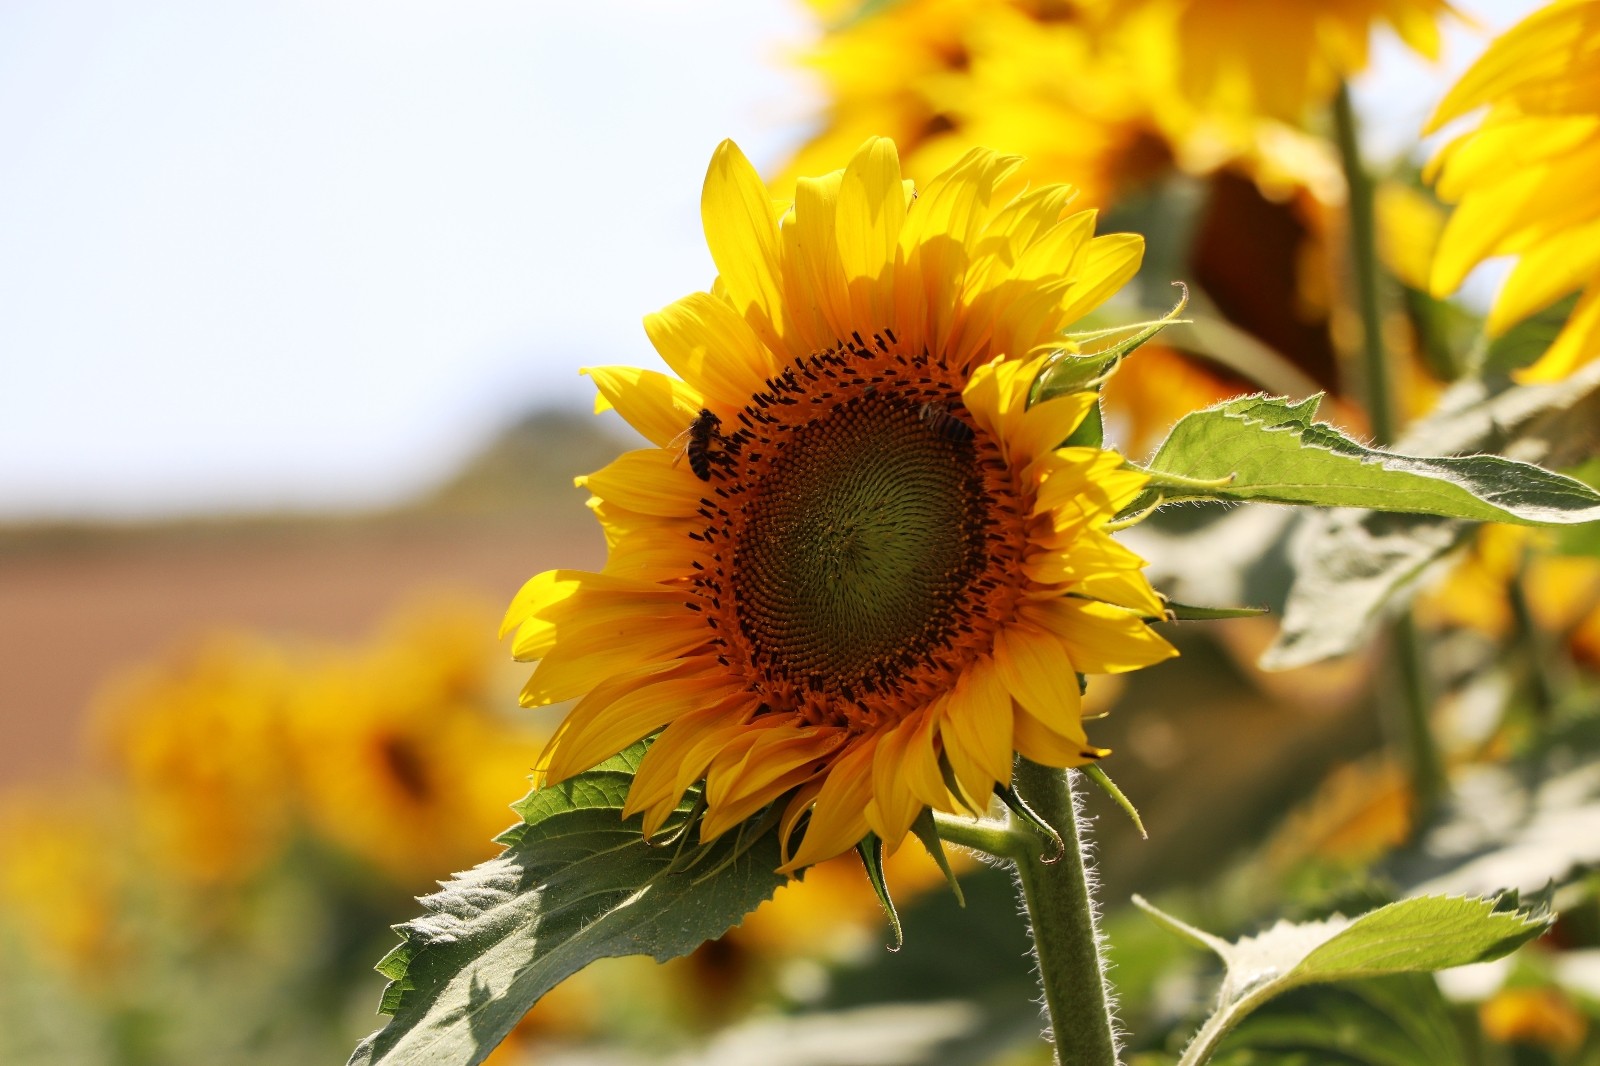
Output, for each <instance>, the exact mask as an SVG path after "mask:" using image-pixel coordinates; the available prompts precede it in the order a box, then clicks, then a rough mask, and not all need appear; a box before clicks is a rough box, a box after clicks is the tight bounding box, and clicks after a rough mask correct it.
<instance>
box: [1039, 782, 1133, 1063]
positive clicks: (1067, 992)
mask: <svg viewBox="0 0 1600 1066" xmlns="http://www.w3.org/2000/svg"><path fill="white" fill-rule="evenodd" d="M1015 787H1016V791H1017V794H1018V795H1019V796H1020V797H1022V799H1023V800H1024V801H1025V802H1026V803H1027V805H1028V806H1029V807H1030V808H1032V810H1033V812H1034V813H1035V814H1037V815H1038V816H1039V818H1040V819H1041V820H1043V821H1044V822H1045V823H1046V824H1048V825H1050V826H1051V827H1052V828H1054V829H1055V830H1056V832H1058V833H1060V834H1061V840H1062V842H1063V843H1064V845H1065V847H1064V848H1063V849H1062V851H1061V855H1060V857H1059V858H1058V859H1056V860H1055V861H1054V862H1050V861H1047V860H1048V859H1051V858H1053V857H1054V856H1053V855H1052V853H1051V851H1049V850H1041V849H1030V850H1029V851H1028V852H1027V854H1025V855H1021V856H1019V857H1018V858H1017V860H1016V862H1017V878H1018V881H1019V882H1020V884H1021V889H1022V901H1023V904H1024V905H1025V906H1026V907H1027V911H1028V923H1029V926H1030V927H1031V929H1032V932H1033V950H1034V954H1035V956H1036V962H1037V964H1038V973H1039V985H1040V988H1041V990H1042V991H1043V993H1044V1004H1045V1009H1046V1010H1047V1011H1048V1012H1049V1015H1050V1034H1051V1039H1052V1040H1054V1042H1055V1048H1056V1062H1057V1063H1058V1064H1059V1066H1116V1064H1117V1040H1116V1031H1115V1025H1114V1021H1113V1019H1112V995H1111V988H1110V982H1109V981H1107V979H1106V966H1105V959H1104V957H1103V956H1102V954H1101V944H1100V934H1099V930H1098V929H1097V928H1096V924H1095V918H1096V915H1095V901H1094V896H1093V894H1092V888H1093V885H1092V881H1091V875H1090V871H1089V868H1088V865H1087V863H1086V861H1085V854H1084V853H1085V849H1086V842H1085V840H1084V839H1083V838H1082V836H1081V834H1080V833H1079V831H1078V809H1077V803H1076V801H1075V798H1074V796H1073V788H1072V775H1071V773H1070V772H1069V771H1066V770H1057V769H1054V768H1052V767H1048V766H1041V765H1039V764H1038V763H1034V762H1030V761H1028V760H1027V759H1019V760H1017V772H1016V782H1015ZM1018 828H1019V829H1021V828H1022V827H1021V826H1018Z"/></svg>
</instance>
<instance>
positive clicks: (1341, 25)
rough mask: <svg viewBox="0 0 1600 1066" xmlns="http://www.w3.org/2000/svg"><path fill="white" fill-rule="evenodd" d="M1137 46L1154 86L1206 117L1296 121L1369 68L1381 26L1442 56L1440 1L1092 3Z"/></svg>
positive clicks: (1444, 10) (1447, 9)
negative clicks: (1160, 86) (1371, 48)
mask: <svg viewBox="0 0 1600 1066" xmlns="http://www.w3.org/2000/svg"><path fill="white" fill-rule="evenodd" d="M1087 6H1092V7H1095V8H1098V9H1099V10H1100V11H1101V12H1102V13H1103V14H1104V16H1105V17H1106V19H1107V21H1108V23H1109V24H1111V25H1114V26H1116V27H1117V28H1118V29H1119V30H1120V31H1124V32H1130V33H1132V34H1134V35H1135V36H1137V37H1138V38H1140V39H1141V40H1142V42H1143V44H1142V45H1141V46H1139V47H1138V48H1137V49H1136V50H1137V53H1138V55H1137V61H1138V62H1139V64H1140V66H1141V68H1142V69H1143V70H1144V72H1145V74H1146V75H1147V76H1148V77H1150V78H1152V79H1154V80H1155V81H1156V82H1157V83H1169V84H1170V85H1171V86H1172V88H1173V89H1174V90H1175V91H1176V95H1178V96H1179V97H1181V98H1182V99H1184V100H1186V101H1187V102H1189V103H1190V104H1192V105H1194V106H1196V107H1199V108H1201V109H1203V110H1205V111H1208V112H1217V113H1231V114H1236V115H1241V116H1252V117H1262V118H1273V119H1279V120H1281V121H1283V122H1287V123H1291V124H1295V125H1299V124H1302V123H1304V122H1305V120H1306V118H1307V116H1308V113H1309V112H1310V111H1311V109H1312V108H1313V107H1315V106H1318V105H1320V104H1323V103H1325V102H1326V101H1327V100H1328V99H1329V98H1331V97H1332V96H1333V93H1334V90H1335V89H1336V88H1337V87H1338V84H1339V81H1340V80H1341V79H1343V78H1346V77H1348V76H1349V75H1351V74H1355V73H1357V72H1359V71H1361V70H1363V69H1365V67H1366V66H1367V60H1368V52H1369V42H1370V40H1371V37H1372V31H1373V30H1374V28H1376V27H1377V26H1378V25H1379V24H1380V23H1386V24H1387V25H1388V26H1389V28H1390V29H1392V30H1394V31H1395V33H1397V34H1398V35H1399V36H1400V39H1401V40H1402V41H1404V42H1405V43H1406V44H1407V45H1408V46H1410V48H1411V49H1412V50H1413V51H1416V52H1418V53H1419V54H1421V55H1424V56H1426V57H1428V58H1430V59H1433V58H1437V57H1438V54H1439V22H1440V20H1441V19H1442V18H1444V17H1446V16H1450V15H1453V14H1454V11H1453V9H1452V8H1451V6H1450V5H1449V4H1448V3H1447V2H1446V0H1295V2H1293V3H1285V2H1284V0H1089V2H1088V4H1087Z"/></svg>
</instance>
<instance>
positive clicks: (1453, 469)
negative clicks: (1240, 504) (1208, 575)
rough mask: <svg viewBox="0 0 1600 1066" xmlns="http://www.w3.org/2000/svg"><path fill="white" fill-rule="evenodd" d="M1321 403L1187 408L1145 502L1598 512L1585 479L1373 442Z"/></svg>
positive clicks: (1474, 512) (1520, 513)
mask: <svg viewBox="0 0 1600 1066" xmlns="http://www.w3.org/2000/svg"><path fill="white" fill-rule="evenodd" d="M1320 402H1321V397H1320V396H1313V397H1311V398H1310V399H1307V400H1301V401H1300V402H1298V403H1293V402H1290V401H1289V400H1285V399H1282V398H1274V397H1267V396H1244V397H1239V398H1237V399H1233V400H1227V401H1225V402H1223V403H1220V404H1217V405H1216V406H1214V407H1208V408H1206V409H1205V410H1203V411H1195V412H1192V413H1191V414H1188V415H1185V416H1184V417H1183V419H1182V420H1180V421H1179V422H1178V424H1177V425H1176V426H1174V427H1173V429H1172V432H1171V434H1170V435H1169V436H1168V437H1167V439H1166V441H1165V442H1164V443H1163V444H1162V445H1161V447H1160V448H1159V449H1158V450H1157V452H1156V454H1155V457H1154V458H1152V459H1151V460H1150V463H1149V466H1148V469H1149V470H1150V471H1151V473H1152V474H1153V475H1154V478H1153V480H1152V483H1151V486H1150V488H1149V489H1148V490H1147V491H1146V499H1145V500H1144V501H1142V502H1144V503H1149V502H1154V500H1155V499H1156V498H1157V497H1161V498H1165V499H1166V500H1168V501H1178V500H1223V501H1247V500H1253V501H1259V502H1265V503H1288V504H1309V505H1313V506H1321V507H1367V508H1372V509H1374V510H1380V511H1395V512H1401V513H1406V514H1429V515H1439V516H1441V517H1445V518H1465V519H1471V520H1474V521H1479V522H1511V523H1515V524H1518V525H1534V526H1545V525H1568V524H1574V523H1578V522H1589V521H1594V520H1597V519H1600V493H1596V492H1595V490H1594V489H1592V488H1590V487H1589V486H1587V485H1585V484H1583V483H1582V482H1581V481H1575V480H1573V479H1572V478H1569V477H1565V476H1563V475H1561V474H1555V473H1551V472H1550V471H1548V470H1543V469H1541V468H1539V467H1537V466H1533V465H1531V464H1528V463H1522V462H1517V461H1516V460H1513V459H1506V458H1504V457H1501V456H1497V455H1466V456H1459V457H1455V458H1415V457H1412V456H1407V455H1398V454H1395V453H1393V452H1386V451H1381V450H1379V449H1375V448H1368V447H1365V446H1363V445H1361V444H1357V443H1356V442H1355V441H1353V440H1351V439H1350V438H1349V437H1346V436H1345V435H1344V434H1342V433H1340V432H1339V431H1338V430H1336V429H1334V428H1333V427H1332V426H1329V425H1327V424H1325V423H1321V422H1315V421H1313V419H1314V417H1315V416H1316V413H1317V406H1318V404H1319V403H1320ZM1134 506H1135V508H1137V507H1138V506H1140V504H1135V505H1134Z"/></svg>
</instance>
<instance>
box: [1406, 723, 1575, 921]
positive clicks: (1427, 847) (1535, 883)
mask: <svg viewBox="0 0 1600 1066" xmlns="http://www.w3.org/2000/svg"><path fill="white" fill-rule="evenodd" d="M1581 725H1583V726H1586V727H1587V728H1583V729H1581V730H1580V729H1578V728H1569V729H1567V730H1564V731H1563V730H1558V729H1554V728H1552V729H1551V732H1552V733H1553V734H1556V735H1555V736H1553V737H1552V738H1551V740H1550V743H1551V748H1552V750H1551V751H1550V752H1547V753H1538V754H1534V755H1530V756H1529V757H1526V758H1524V759H1521V760H1519V761H1518V762H1516V763H1513V764H1511V765H1507V766H1479V767H1473V768H1472V769H1470V770H1469V771H1467V772H1464V773H1462V774H1460V775H1458V776H1457V778H1456V779H1455V780H1454V781H1453V782H1452V784H1453V785H1454V792H1455V802H1454V803H1453V804H1452V807H1451V811H1450V818H1449V819H1448V820H1447V821H1445V822H1444V823H1442V824H1440V825H1438V826H1436V827H1435V828H1434V829H1433V830H1432V831H1430V833H1429V835H1428V837H1427V838H1426V839H1425V840H1424V841H1423V846H1422V847H1420V848H1416V849H1412V850H1410V851H1406V852H1402V853H1399V854H1397V855H1395V856H1394V857H1393V858H1392V859H1391V860H1390V862H1389V863H1388V864H1387V868H1386V869H1385V871H1384V873H1385V876H1386V877H1387V879H1389V880H1391V881H1393V882H1395V883H1397V884H1401V885H1406V886H1409V887H1410V888H1411V890H1412V891H1415V892H1418V893H1433V892H1444V893H1478V892H1484V891H1489V890H1491V887H1492V888H1493V889H1500V888H1506V887H1509V888H1513V889H1516V890H1518V891H1520V892H1523V893H1534V892H1536V891H1538V890H1540V889H1541V888H1544V887H1545V886H1552V885H1553V886H1557V887H1559V886H1562V885H1566V884H1569V883H1571V882H1573V881H1576V880H1580V879H1582V878H1584V877H1587V876H1589V875H1590V874H1591V873H1592V872H1593V871H1595V870H1597V869H1600V762H1596V760H1595V743H1596V740H1597V739H1600V738H1597V737H1596V735H1595V734H1596V732H1597V729H1600V722H1596V721H1595V720H1594V719H1590V720H1588V721H1587V722H1585V723H1581ZM1563 732H1564V733H1565V734H1566V735H1565V736H1561V735H1560V734H1561V733H1563ZM1569 760H1571V761H1574V762H1575V763H1576V765H1574V766H1573V768H1571V769H1568V770H1565V771H1564V772H1559V773H1558V772H1554V768H1555V767H1557V766H1560V765H1561V763H1562V762H1565V761H1569Z"/></svg>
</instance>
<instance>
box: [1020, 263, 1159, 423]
mask: <svg viewBox="0 0 1600 1066" xmlns="http://www.w3.org/2000/svg"><path fill="white" fill-rule="evenodd" d="M1173 284H1174V285H1176V286H1178V288H1179V289H1181V290H1182V295H1180V296H1179V297H1178V302H1177V303H1176V304H1175V305H1173V308H1172V310H1170V311H1168V312H1167V313H1166V314H1164V315H1162V316H1161V317H1160V318H1156V319H1151V320H1149V321H1146V322H1131V323H1129V324H1128V325H1125V326H1114V327H1112V328H1111V329H1100V330H1092V331H1090V332H1087V333H1069V334H1067V335H1066V339H1067V342H1068V343H1069V344H1070V345H1071V346H1072V347H1071V348H1070V349H1064V350H1062V351H1060V352H1057V353H1056V354H1055V355H1053V356H1051V357H1050V359H1049V361H1048V362H1046V363H1045V365H1044V369H1042V370H1040V371H1039V376H1038V378H1037V379H1035V381H1034V384H1033V389H1032V391H1031V392H1030V394H1029V396H1028V404H1029V406H1032V405H1033V404H1036V403H1043V402H1044V401H1045V400H1050V399H1054V398H1055V397H1057V396H1065V395H1067V394H1068V393H1073V392H1082V391H1084V390H1085V389H1098V388H1099V387H1100V386H1101V385H1102V384H1103V383H1104V382H1105V380H1106V378H1107V377H1108V376H1109V375H1110V374H1112V373H1114V372H1115V371H1116V368H1117V364H1118V363H1120V362H1122V360H1124V359H1126V358H1127V357H1128V356H1130V355H1132V354H1133V353H1134V352H1135V351H1137V350H1138V349H1139V348H1140V347H1142V346H1143V345H1144V343H1145V342H1146V341H1148V340H1149V339H1150V338H1152V337H1154V336H1155V335H1156V334H1157V333H1160V332H1161V331H1162V330H1164V329H1166V328H1167V327H1168V326H1170V325H1172V324H1173V323H1175V322H1181V321H1184V320H1183V319H1180V318H1179V317H1178V316H1179V315H1181V314H1183V309H1184V308H1185V307H1188V306H1189V287H1188V286H1187V285H1185V284H1184V283H1183V282H1181V281H1175V282H1173ZM1107 338H1115V339H1113V340H1111V342H1110V343H1109V344H1106V345H1104V346H1102V347H1099V348H1086V347H1084V344H1085V342H1088V341H1098V340H1106V339H1107ZM1094 443H1095V446H1096V447H1098V445H1099V442H1098V441H1096V442H1094Z"/></svg>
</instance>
